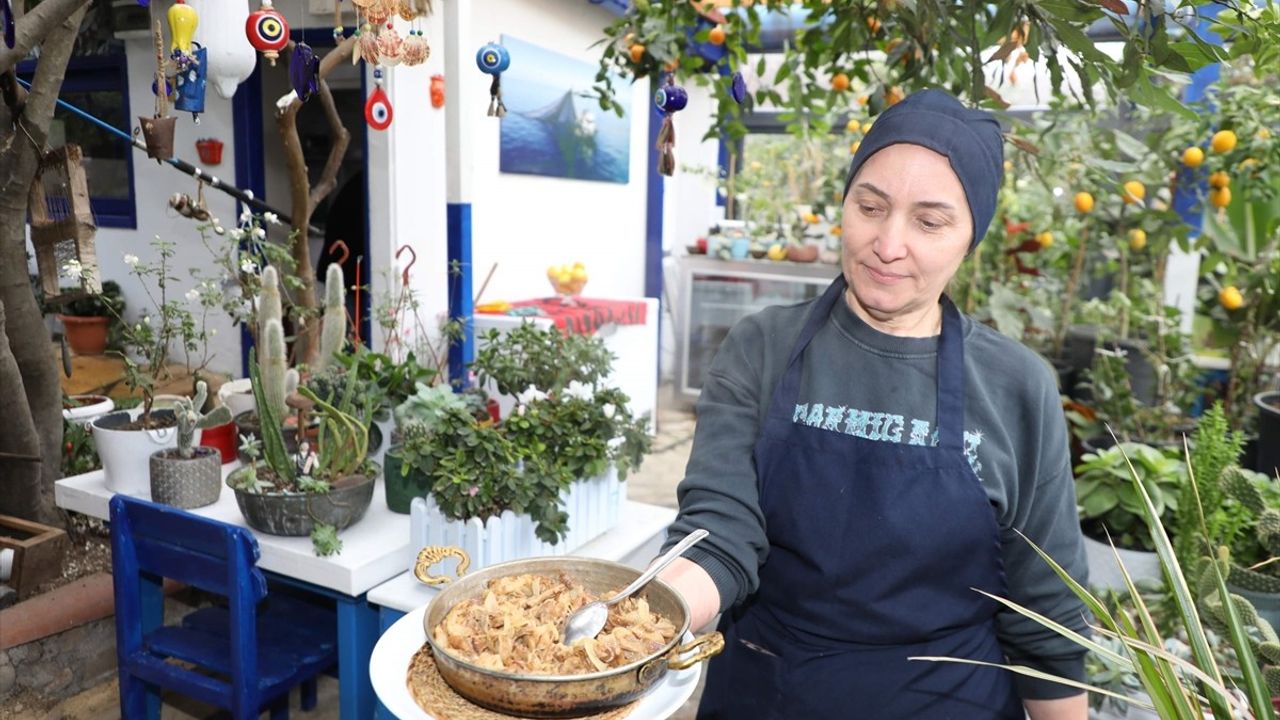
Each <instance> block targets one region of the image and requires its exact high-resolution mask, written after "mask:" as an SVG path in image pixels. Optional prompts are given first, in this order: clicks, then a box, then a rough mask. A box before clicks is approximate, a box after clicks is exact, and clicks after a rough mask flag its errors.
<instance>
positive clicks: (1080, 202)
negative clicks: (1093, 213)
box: [1076, 192, 1093, 213]
mask: <svg viewBox="0 0 1280 720" xmlns="http://www.w3.org/2000/svg"><path fill="white" fill-rule="evenodd" d="M1090 210H1093V195H1091V194H1089V193H1087V192H1078V193H1076V212H1081V213H1087V212H1089V211H1090Z"/></svg>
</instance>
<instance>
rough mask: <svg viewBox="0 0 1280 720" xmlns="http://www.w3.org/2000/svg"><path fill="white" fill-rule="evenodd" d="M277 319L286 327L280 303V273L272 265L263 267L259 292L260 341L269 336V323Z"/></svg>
mask: <svg viewBox="0 0 1280 720" xmlns="http://www.w3.org/2000/svg"><path fill="white" fill-rule="evenodd" d="M272 320H275V321H276V322H278V323H280V326H281V327H284V309H283V306H282V305H281V303H280V274H279V273H278V272H276V269H275V268H274V267H272V266H270V265H268V266H267V267H265V268H263V269H262V289H261V291H259V293H258V328H257V330H258V342H262V341H263V338H265V337H266V336H267V323H269V322H271V321H272Z"/></svg>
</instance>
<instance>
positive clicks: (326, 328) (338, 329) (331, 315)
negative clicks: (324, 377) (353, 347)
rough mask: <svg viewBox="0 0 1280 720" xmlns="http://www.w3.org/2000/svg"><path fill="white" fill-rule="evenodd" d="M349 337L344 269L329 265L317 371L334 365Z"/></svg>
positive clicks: (325, 284)
mask: <svg viewBox="0 0 1280 720" xmlns="http://www.w3.org/2000/svg"><path fill="white" fill-rule="evenodd" d="M346 336H347V299H346V292H345V290H344V288H343V287H342V267H341V266H339V265H338V264H337V263H332V264H330V265H329V270H328V271H327V272H326V273H325V278H324V318H323V320H322V321H321V325H320V354H319V356H317V357H316V367H315V369H316V371H317V372H319V371H323V370H324V369H325V368H327V367H329V366H330V365H332V364H333V356H334V355H336V354H337V353H338V352H339V351H341V350H342V342H343V340H345V339H346Z"/></svg>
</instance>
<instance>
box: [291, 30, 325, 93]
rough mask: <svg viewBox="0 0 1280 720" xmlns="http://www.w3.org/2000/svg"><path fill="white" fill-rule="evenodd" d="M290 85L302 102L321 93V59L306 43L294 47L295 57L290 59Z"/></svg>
mask: <svg viewBox="0 0 1280 720" xmlns="http://www.w3.org/2000/svg"><path fill="white" fill-rule="evenodd" d="M289 84H290V85H292V86H293V91H294V92H296V93H298V99H299V100H301V101H302V102H306V101H307V100H308V99H310V97H311V96H312V95H314V94H316V93H317V92H319V91H320V58H318V57H316V53H315V51H314V50H312V49H311V46H310V45H308V44H306V43H304V42H300V43H298V44H297V45H294V46H293V55H292V57H290V58H289Z"/></svg>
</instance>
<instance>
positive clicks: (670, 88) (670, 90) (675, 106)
mask: <svg viewBox="0 0 1280 720" xmlns="http://www.w3.org/2000/svg"><path fill="white" fill-rule="evenodd" d="M653 104H654V105H657V106H658V109H659V110H661V111H662V112H664V113H666V114H668V115H670V114H671V113H673V112H678V111H680V110H683V109H684V106H685V105H688V104H689V93H687V92H685V90H684V88H682V87H680V86H679V85H667V86H666V87H661V88H658V92H656V93H654V94H653Z"/></svg>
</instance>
